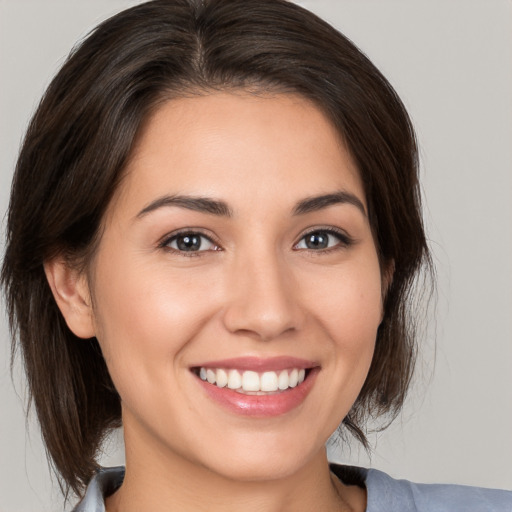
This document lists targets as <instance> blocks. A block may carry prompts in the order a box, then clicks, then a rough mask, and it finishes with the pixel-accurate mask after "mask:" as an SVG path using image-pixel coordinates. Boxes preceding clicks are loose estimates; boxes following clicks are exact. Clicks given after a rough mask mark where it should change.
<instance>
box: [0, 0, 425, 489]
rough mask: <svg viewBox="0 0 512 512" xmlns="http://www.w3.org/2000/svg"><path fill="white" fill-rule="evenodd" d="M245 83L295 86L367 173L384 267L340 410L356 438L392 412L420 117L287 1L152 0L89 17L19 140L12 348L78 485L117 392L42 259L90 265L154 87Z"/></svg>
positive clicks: (409, 333) (418, 237)
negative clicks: (371, 345) (356, 373)
mask: <svg viewBox="0 0 512 512" xmlns="http://www.w3.org/2000/svg"><path fill="white" fill-rule="evenodd" d="M236 88H245V89H249V90H252V91H254V92H255V93H260V92H263V93H264V92H268V91H270V92H293V93H298V94H301V95H303V96H304V97H306V98H309V99H310V100H312V101H313V102H314V103H315V104H316V105H317V106H318V107H319V108H320V109H322V110H323V111H324V113H325V114H326V115H327V116H328V117H329V118H330V119H331V121H332V122H333V123H334V125H335V126H336V127H337V129H338V130H339V132H340V135H341V136H342V137H343V139H344V140H345V142H346V144H347V146H348V148H349V150H350V152H351V154H352V156H353V157H354V159H355V161H356V162H357V165H358V167H359V171H360V173H361V177H362V180H363V183H364V187H365V192H366V196H367V203H368V208H369V216H370V222H371V226H372V229H373V233H374V237H375V241H376V244H377V247H378V251H379V256H380V260H381V263H382V264H383V265H384V264H389V263H390V262H391V263H392V265H393V266H394V276H393V280H392V283H391V285H390V287H389V289H388V290H387V294H386V298H385V306H384V307H385V314H384V320H383V322H382V324H381V326H380V328H379V331H378V336H377V341H376V350H375V355H374V358H373V362H372V365H371V368H370V371H369V374H368V377H367V379H366V382H365V384H364V386H363V389H362V390H361V393H360V395H359V397H358V399H357V401H356V403H355V404H354V406H353V408H352V410H351V411H350V413H349V415H348V416H347V417H346V418H345V420H344V422H343V425H344V426H345V427H346V429H348V431H350V432H352V433H353V434H354V435H355V436H356V437H357V438H358V439H359V440H360V441H362V442H363V443H364V444H365V443H366V438H365V432H366V427H365V425H366V422H367V420H368V418H369V417H373V418H375V417H378V416H382V417H387V418H388V419H389V418H390V417H391V418H392V417H394V415H396V413H397V412H398V411H399V410H400V408H401V406H402V404H403V400H404V397H405V395H406V391H407V389H408V386H409V383H410V379H411V374H412V369H413V363H414V356H415V336H414V321H413V320H414V319H413V318H412V317H411V315H410V314H409V306H410V293H411V289H412V286H413V283H414V278H415V276H416V275H417V273H418V271H419V270H420V269H421V268H422V265H423V264H424V263H427V266H428V263H429V262H430V258H429V252H428V249H427V245H426V240H425V235H424V230H423V225H422V219H421V207H420V196H419V187H418V161H417V148H416V141H415V135H414V131H413V128H412V125H411V122H410V120H409V117H408V115H407V112H406V110H405V108H404V106H403V104H402V102H401V101H400V99H399V98H398V96H397V94H396V93H395V91H394V90H393V88H392V87H391V86H390V84H389V83H388V82H387V81H386V79H385V78H384V77H383V76H382V75H381V73H380V72H379V71H378V70H377V69H376V68H375V66H374V65H373V64H372V63H371V62H370V61H369V60H368V59H367V58H366V57H365V56H364V55H363V54H362V52H361V51H359V50H358V49H357V48H356V47H355V46H354V44H353V43H351V42H350V41H349V40H348V39H347V38H346V37H344V36H343V35H341V34H340V33H339V32H337V31H336V30H335V29H334V28H332V27H331V26H330V25H328V24H327V23H326V22H324V21H322V20H320V19H319V18H317V17H316V16H315V15H313V14H311V13H310V12H308V11H306V10H304V9H303V8H301V7H298V6H297V5H294V4H292V3H289V2H286V1H284V0H204V1H200V0H156V1H153V2H148V3H145V4H141V5H138V6H136V7H133V8H130V9H128V10H125V11H123V12H121V13H120V14H118V15H116V16H114V17H112V18H111V19H109V20H107V21H105V22H104V23H102V24H101V25H99V26H98V27H97V28H96V29H95V30H94V31H93V32H92V33H91V34H90V35H89V36H88V37H87V38H86V39H85V40H84V41H83V42H82V44H80V45H79V46H78V47H77V48H76V49H74V50H73V52H72V53H71V55H70V57H69V58H68V60H67V61H66V63H65V64H64V66H63V67H62V69H61V70H60V71H59V73H58V74H57V76H56V77H55V78H54V80H53V81H52V83H51V84H50V86H49V88H48V90H47V91H46V94H45V95H44V97H43V99H42V101H41V103H40V105H39V108H38V110H37V111H36V113H35V115H34V117H33V119H32V121H31V123H30V126H29V128H28V131H27V134H26V137H25V140H24V143H23V146H22V148H21V152H20V155H19V159H18V163H17V166H16V172H15V175H14V181H13V186H12V194H11V201H10V206H9V213H8V227H7V249H6V253H5V259H4V262H3V267H2V274H1V279H2V285H3V287H4V289H5V295H6V299H7V307H8V314H9V319H10V325H11V331H12V335H13V345H12V346H13V356H14V354H15V352H16V348H17V346H18V344H19V346H20V347H21V353H22V356H23V361H24V365H25V368H26V373H27V376H28V381H29V387H30V394H31V398H32V400H33V403H34V404H35V408H36V411H37V414H38V418H39V422H40V425H41V429H42V433H43V437H44V441H45V443H46V446H47V450H48V453H49V455H50V457H51V460H52V461H53V464H54V466H55V468H56V469H57V471H58V473H59V474H60V475H61V477H62V479H63V480H64V482H65V483H66V484H67V485H69V486H70V487H71V488H72V489H73V490H74V491H76V492H78V493H80V492H81V490H82V489H83V486H84V484H85V483H86V482H87V481H88V480H89V479H90V477H91V476H92V474H93V472H94V471H95V469H96V468H97V462H96V460H95V457H96V454H97V452H98V449H99V447H100V445H101V442H102V440H103V439H104V437H105V435H106V434H107V433H108V432H109V431H110V430H111V429H112V428H115V427H117V426H119V425H120V421H121V406H120V399H119V396H118V394H117V392H116V390H115V388H114V385H113V383H112V381H111V379H110V376H109V374H108V371H107V368H106V365H105V362H104V360H103V357H102V355H101V351H100V349H99V346H98V343H97V340H96V339H95V338H93V339H90V340H86V341H84V340H79V339H77V338H76V336H74V335H73V334H72V333H71V331H70V330H69V328H68V327H67V326H66V323H65V322H64V319H63V317H62V315H61V313H60V311H59V309H58V307H57V305H56V303H55V301H54V299H53V297H52V293H51V291H50V288H49V285H48V282H47V280H46V277H45V273H44V269H43V263H44V262H45V261H47V260H49V259H51V258H52V257H54V256H55V255H57V254H64V255H66V257H68V258H69V259H70V261H74V262H77V261H78V262H82V263H83V264H84V268H86V266H87V261H88V258H89V257H90V256H91V254H93V253H94V247H95V243H96V242H97V240H98V238H99V237H100V236H101V233H99V227H100V224H101V221H102V218H103V215H104V212H105V210H106V208H107V206H108V204H109V201H110V199H111V197H112V195H113V193H114V191H115V190H116V187H117V185H118V183H119V180H120V179H121V176H122V172H123V169H124V168H125V166H126V163H127V161H128V159H129V157H130V151H131V148H132V146H133V144H134V140H135V138H136V136H137V134H138V133H139V132H140V127H141V125H142V123H143V122H144V121H145V120H146V119H147V118H148V115H149V114H150V113H151V112H152V111H153V110H154V109H155V108H156V107H157V106H158V104H159V103H160V102H161V101H164V100H166V99H168V98H172V97H177V96H180V95H184V94H191V93H192V94H207V93H208V92H209V91H212V90H225V89H236Z"/></svg>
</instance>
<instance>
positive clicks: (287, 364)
mask: <svg viewBox="0 0 512 512" xmlns="http://www.w3.org/2000/svg"><path fill="white" fill-rule="evenodd" d="M315 366H319V365H318V363H315V362H314V361H308V360H306V359H300V358H297V357H290V356H277V357H269V358H260V357H254V356H247V357H234V358H230V359H221V360H217V361H207V362H204V363H200V364H197V365H194V366H193V368H225V369H237V370H252V371H256V372H262V371H279V370H286V369H289V368H298V369H301V368H304V369H308V368H314V367H315Z"/></svg>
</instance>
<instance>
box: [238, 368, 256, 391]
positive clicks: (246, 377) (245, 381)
mask: <svg viewBox="0 0 512 512" xmlns="http://www.w3.org/2000/svg"><path fill="white" fill-rule="evenodd" d="M242 389H243V390H244V391H260V376H259V375H258V374H257V373H256V372H251V371H246V372H244V373H243V375H242Z"/></svg>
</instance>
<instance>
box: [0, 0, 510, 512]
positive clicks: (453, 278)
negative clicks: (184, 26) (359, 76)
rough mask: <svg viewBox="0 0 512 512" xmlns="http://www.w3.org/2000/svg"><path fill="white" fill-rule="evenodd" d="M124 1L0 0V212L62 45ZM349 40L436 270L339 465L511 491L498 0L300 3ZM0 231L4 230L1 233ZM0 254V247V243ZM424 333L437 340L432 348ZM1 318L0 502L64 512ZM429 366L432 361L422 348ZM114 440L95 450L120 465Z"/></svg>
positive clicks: (504, 82) (504, 100)
mask: <svg viewBox="0 0 512 512" xmlns="http://www.w3.org/2000/svg"><path fill="white" fill-rule="evenodd" d="M134 3H137V2H134V1H132V2H129V1H121V0H101V1H100V0H87V1H85V0H81V1H80V0H44V1H41V0H0V73H1V75H0V76H1V82H0V83H1V89H0V214H1V215H2V218H3V216H4V212H5V210H6V207H7V200H8V189H9V184H10V179H11V174H12V168H13V164H14V162H15V159H16V152H17V148H18V146H19V143H20V140H21V137H22V133H23V131H24V129H25V127H26V125H27V122H28V119H29V116H30V114H31V112H33V110H34V108H35V106H36V104H37V101H38V99H39V97H40V95H41V94H42V92H43V90H44V87H45V86H46V85H47V84H48V81H49V79H50V78H51V76H52V75H53V74H54V73H55V71H56V70H57V69H58V67H59V65H60V64H61V63H62V62H63V58H64V57H65V55H66V54H67V52H68V51H69V49H70V48H71V47H72V45H73V44H74V42H75V41H77V40H78V39H79V38H80V37H82V36H84V35H85V34H86V33H87V31H88V30H89V29H90V28H92V27H93V26H94V25H95V24H96V23H97V22H99V21H100V20H102V19H104V18H105V17H106V16H108V15H110V14H113V13H114V12H117V11H118V10H120V9H121V8H123V7H126V6H129V5H132V4H134ZM300 3H301V4H302V5H305V6H306V7H308V8H309V9H311V10H313V11H315V12H317V13H318V14H320V15H321V16H322V17H324V18H325V19H327V20H328V21H330V22H331V23H332V24H334V25H335V26H336V27H337V28H338V29H340V30H341V31H342V32H344V33H345V34H346V35H348V36H349V37H350V38H351V39H353V40H354V41H355V42H356V43H357V44H358V45H359V46H360V48H361V49H362V50H363V51H365V52H366V53H367V54H368V55H369V56H370V58H371V59H372V60H373V61H374V63H375V64H376V65H377V66H378V67H379V68H380V69H381V70H382V71H383V72H384V74H385V75H386V76H387V77H388V78H389V79H390V81H391V82H392V83H393V85H394V86H395V87H396V89H397V91H398V93H399V94H400V95H401V96H402V98H403V100H404V102H405V103H406V105H407V107H408V108H409V110H410V113H411V116H412V118H413V120H414V122H415V124H416V128H417V131H418V136H419V140H420V146H421V158H422V165H423V166H422V173H423V176H422V179H423V186H424V192H425V197H426V200H425V217H426V222H427V228H428V233H429V237H430V239H431V241H432V242H431V245H432V249H433V251H434V255H435V261H436V265H437V271H438V276H439V285H438V294H439V298H438V305H437V311H436V314H435V317H434V315H431V317H430V324H429V329H428V330H427V333H426V337H425V341H424V342H423V347H422V354H421V359H420V363H419V368H418V370H419V371H418V374H417V378H416V384H415V386H414V388H413V390H412V392H411V395H410V399H409V402H408V404H407V407H406V408H405V410H404V412H403V414H402V415H401V416H400V417H399V418H398V420H397V421H396V422H395V424H393V425H392V426H391V427H390V428H389V429H388V430H387V431H385V432H383V433H381V434H378V435H373V436H371V440H372V441H373V442H374V444H375V451H374V453H373V456H372V459H371V460H368V458H367V456H366V455H365V454H363V453H361V452H360V450H358V449H357V447H352V449H350V450H349V449H344V450H343V451H341V450H340V449H339V448H333V449H332V457H333V458H334V459H336V460H340V461H343V462H352V463H356V464H360V465H366V466H368V465H372V466H373V467H377V468H380V469H384V470H385V471H388V472H390V473H391V474H392V475H394V476H396V477H405V478H408V479H412V480H419V481H425V482H433V481H436V482H455V483H464V484H472V485H482V486H488V487H503V488H509V489H510V488H512V464H511V462H512V201H511V200H510V197H511V192H512V169H511V167H512V165H511V164H512V92H511V91H512V2H511V1H509V0H394V1H392V0H373V1H371V0H317V1H314V0H310V1H303V2H300ZM3 232H4V227H3V224H2V239H3ZM2 243H3V242H2ZM2 250H3V248H2ZM434 337H435V338H436V342H435V345H434ZM8 353H9V348H8V332H7V327H6V322H5V318H4V317H3V316H0V401H1V402H0V403H1V409H0V512H6V511H8V510H9V511H17V512H24V511H35V510H38V511H57V510H62V499H61V497H60V494H59V491H58V487H57V486H56V484H55V482H53V483H52V481H51V479H50V476H49V471H48V467H47V463H46V459H45V455H44V449H43V448H42V445H41V442H40V437H39V432H38V429H37V422H36V421H35V419H34V417H33V415H31V416H29V419H28V421H27V422H25V418H24V410H23V409H24V408H23V403H24V400H25V395H26V390H25V385H24V381H23V377H22V374H21V371H20V369H19V364H16V365H15V368H14V385H15V389H14V388H13V383H12V382H11V377H10V375H9V366H8ZM434 356H435V360H436V363H435V365H434V363H433V360H434ZM121 452H122V450H121V443H120V442H119V441H118V440H116V439H114V440H112V442H111V443H110V445H109V446H107V447H106V455H105V462H106V463H107V464H111V463H118V462H121V461H122V453H121Z"/></svg>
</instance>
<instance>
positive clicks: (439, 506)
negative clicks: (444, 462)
mask: <svg viewBox="0 0 512 512" xmlns="http://www.w3.org/2000/svg"><path fill="white" fill-rule="evenodd" d="M338 468H344V467H343V466H336V465H332V466H331V469H332V470H333V471H334V473H335V474H336V475H338V476H339V477H340V478H341V479H342V480H343V479H344V478H343V475H344V474H346V473H347V468H346V467H345V468H344V469H341V471H340V470H339V469H338ZM348 471H349V472H352V473H353V474H358V475H359V477H360V478H362V479H364V485H365V486H366V489H367V493H368V505H367V509H366V512H389V510H393V511H394V512H482V511H486V512H512V491H502V490H497V489H484V488H481V487H470V486H465V485H447V484H417V483H413V482H409V481H408V480H396V479H394V478H392V477H390V476H389V475H387V474H386V473H383V472H382V471H378V470H376V469H363V468H349V470H348ZM352 478H354V477H352ZM346 483H351V482H346Z"/></svg>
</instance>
